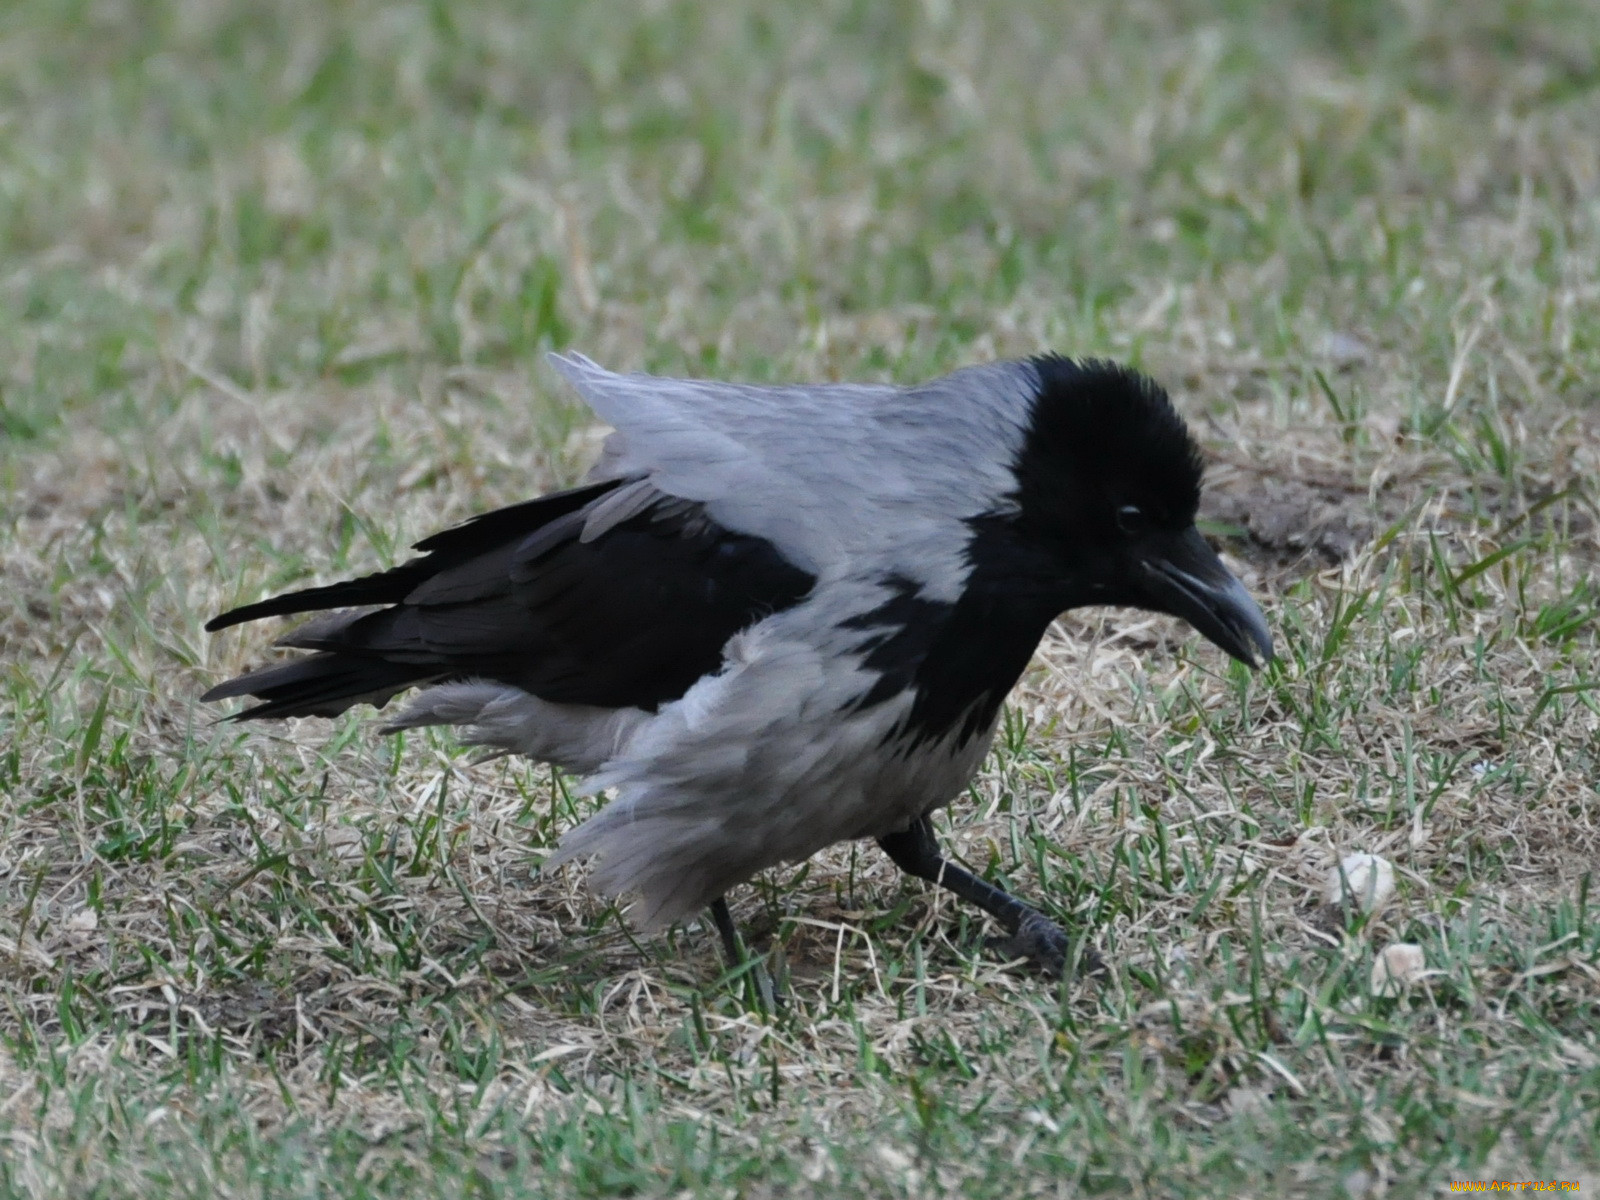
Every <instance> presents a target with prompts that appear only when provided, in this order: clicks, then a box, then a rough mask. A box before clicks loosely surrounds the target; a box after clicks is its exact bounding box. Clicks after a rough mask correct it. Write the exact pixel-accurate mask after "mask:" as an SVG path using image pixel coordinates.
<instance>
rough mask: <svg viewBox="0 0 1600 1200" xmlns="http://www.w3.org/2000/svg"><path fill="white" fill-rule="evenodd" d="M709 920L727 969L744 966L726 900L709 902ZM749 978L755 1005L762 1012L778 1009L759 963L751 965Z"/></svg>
mask: <svg viewBox="0 0 1600 1200" xmlns="http://www.w3.org/2000/svg"><path fill="white" fill-rule="evenodd" d="M711 919H712V920H713V921H714V922H716V926H717V932H718V933H719V934H721V935H722V952H723V953H724V954H726V955H727V956H728V969H729V970H735V969H737V968H739V967H742V966H744V965H745V962H746V958H745V952H744V943H743V942H742V941H741V940H740V939H739V930H738V929H737V928H736V927H735V926H734V924H733V914H732V913H731V912H729V911H728V898H727V897H726V896H718V897H717V898H716V899H715V900H713V901H712V902H711ZM750 977H751V979H752V980H753V981H754V984H755V1003H756V1005H757V1006H758V1007H759V1008H760V1009H761V1011H762V1012H768V1013H770V1012H776V1011H777V1008H778V992H777V989H776V988H775V987H774V986H773V984H772V977H771V976H770V975H768V974H767V968H766V966H765V965H764V964H762V963H761V962H756V963H753V964H752V965H751V968H750Z"/></svg>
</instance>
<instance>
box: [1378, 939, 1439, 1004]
mask: <svg viewBox="0 0 1600 1200" xmlns="http://www.w3.org/2000/svg"><path fill="white" fill-rule="evenodd" d="M1427 967H1428V960H1427V959H1426V958H1424V957H1423V954H1422V947H1421V946H1417V945H1413V944H1412V943H1411V942H1394V943H1392V944H1390V945H1388V946H1385V947H1384V948H1383V949H1382V950H1380V951H1379V952H1378V957H1377V958H1375V959H1373V960H1372V992H1373V995H1375V996H1398V995H1399V994H1400V993H1401V992H1403V991H1405V990H1406V989H1407V988H1408V987H1410V986H1411V985H1412V984H1413V983H1415V982H1416V981H1417V980H1419V979H1421V978H1422V974H1423V972H1424V971H1426V970H1427Z"/></svg>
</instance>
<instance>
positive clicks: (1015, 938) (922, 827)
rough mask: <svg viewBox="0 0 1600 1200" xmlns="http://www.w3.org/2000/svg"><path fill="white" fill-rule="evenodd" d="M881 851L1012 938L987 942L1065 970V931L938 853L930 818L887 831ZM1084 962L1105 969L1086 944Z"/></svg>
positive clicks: (1051, 971) (1053, 970)
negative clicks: (899, 830)
mask: <svg viewBox="0 0 1600 1200" xmlns="http://www.w3.org/2000/svg"><path fill="white" fill-rule="evenodd" d="M878 845H880V846H882V847H883V852H884V853H885V854H887V855H888V856H889V857H890V858H891V859H893V860H894V864H895V866H897V867H899V868H900V869H901V870H902V871H904V872H906V873H907V874H908V875H915V876H916V877H917V878H918V879H926V880H927V881H928V882H929V883H936V884H938V885H939V886H940V887H942V888H946V889H948V890H949V891H952V892H954V893H955V894H956V895H958V896H960V897H961V898H962V899H963V900H967V901H970V902H971V903H973V904H976V905H977V906H978V907H979V908H981V909H983V911H984V912H986V913H988V914H989V915H990V916H991V917H993V918H994V919H995V920H997V921H999V922H1000V924H1001V925H1003V926H1005V928H1006V932H1007V933H1009V934H1010V935H1011V936H1010V937H1004V938H995V939H993V940H992V941H991V942H990V943H989V944H990V945H992V946H994V947H995V948H996V949H997V950H999V951H1001V953H1003V954H1006V955H1008V956H1009V957H1012V958H1026V959H1027V960H1028V961H1029V962H1031V963H1033V964H1034V966H1036V967H1038V968H1039V969H1040V970H1041V971H1044V972H1045V973H1046V974H1048V975H1052V976H1059V975H1060V974H1061V973H1062V971H1063V970H1064V969H1065V968H1066V962H1067V954H1068V952H1069V951H1070V949H1071V947H1072V942H1071V939H1070V938H1068V937H1067V934H1066V931H1065V930H1063V929H1062V928H1061V926H1059V925H1057V924H1056V923H1055V922H1054V921H1052V920H1051V919H1050V918H1049V917H1047V916H1045V915H1044V914H1043V913H1042V912H1040V911H1039V910H1038V909H1036V908H1032V907H1030V906H1029V905H1027V904H1024V903H1023V902H1022V901H1021V900H1018V899H1017V898H1016V897H1015V896H1013V895H1011V893H1009V892H1006V891H1003V890H1001V889H1000V888H997V887H995V885H994V884H992V883H989V882H987V881H986V880H983V879H979V878H978V877H977V876H976V875H974V874H972V872H970V871H963V870H962V869H961V868H960V867H958V866H956V865H955V863H953V862H951V861H950V860H949V859H947V858H945V857H944V855H942V854H940V853H939V843H938V841H937V840H936V839H935V838H934V836H933V826H932V825H930V824H929V823H928V818H926V817H920V818H918V819H917V820H916V821H914V822H912V824H911V828H909V829H907V830H905V831H904V832H903V833H891V834H887V835H885V836H884V837H881V838H879V839H878ZM1082 963H1083V966H1084V968H1085V969H1087V970H1088V971H1090V972H1091V973H1094V974H1098V973H1100V971H1102V970H1103V969H1104V968H1103V967H1102V966H1101V963H1100V959H1099V956H1097V955H1096V954H1095V953H1094V951H1092V950H1090V949H1089V948H1087V947H1085V948H1084V950H1083V956H1082Z"/></svg>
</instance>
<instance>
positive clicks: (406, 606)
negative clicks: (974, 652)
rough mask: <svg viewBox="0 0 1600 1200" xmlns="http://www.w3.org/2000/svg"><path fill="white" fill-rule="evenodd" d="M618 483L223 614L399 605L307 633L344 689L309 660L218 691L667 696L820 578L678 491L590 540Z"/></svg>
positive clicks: (312, 695) (594, 700)
mask: <svg viewBox="0 0 1600 1200" xmlns="http://www.w3.org/2000/svg"><path fill="white" fill-rule="evenodd" d="M613 486H615V485H614V484H602V485H595V486H594V487H592V488H587V489H576V490H575V491H573V492H564V493H559V494H558V495H555V496H550V497H546V498H544V499H543V500H540V501H531V502H529V503H528V504H523V505H517V506H515V507H513V508H509V509H501V510H499V511H498V512H494V513H486V514H484V515H483V516H482V517H479V518H477V519H476V520H474V521H472V522H469V523H468V524H466V525H462V526H458V527H457V528H456V529H453V530H448V531H446V532H445V533H444V534H436V535H434V536H433V537H430V538H428V539H426V540H425V541H422V542H419V543H417V548H418V549H420V550H426V551H428V552H429V553H428V557H426V558H421V559H415V560H413V561H411V562H408V563H405V564H403V565H402V566H400V567H396V568H394V569H393V570H391V571H386V572H383V573H381V574H379V575H372V576H367V577H366V578H364V579H359V580H354V581H351V582H350V583H345V584H334V585H332V586H330V587H325V588H312V589H308V590H306V591H302V592H296V593H292V594H291V595H288V596H281V597H277V598H275V599H272V600H267V601H263V602H261V603H260V604H254V605H248V606H246V607H245V608H243V609H236V610H234V611H233V612H231V613H228V614H226V615H225V616H224V617H221V618H218V620H217V621H214V622H212V624H211V625H210V626H208V628H221V627H222V625H223V624H233V623H235V622H236V621H240V620H251V619H254V618H255V617H256V616H271V615H276V614H279V613H286V612H305V611H310V610H312V609H314V608H342V607H346V606H351V605H371V604H386V605H388V607H385V608H382V609H379V610H378V611H376V612H370V613H365V614H360V613H356V614H351V616H350V617H349V618H348V619H342V618H335V619H332V620H330V621H328V622H327V623H326V624H325V625H321V626H318V625H315V624H313V626H308V627H306V628H305V629H304V630H302V631H297V633H296V634H294V635H292V637H291V639H290V641H291V642H292V644H293V645H296V646H299V647H302V648H305V649H310V650H316V651H319V652H320V653H318V654H315V655H313V656H311V657H310V658H307V659H302V660H297V662H298V663H303V664H305V666H306V667H307V668H308V670H309V671H310V676H315V675H317V673H318V672H319V671H320V672H321V673H322V674H324V675H326V676H327V678H328V682H329V690H330V692H337V695H322V694H319V693H317V691H316V688H315V686H314V684H313V682H312V679H311V678H309V677H308V675H307V673H306V672H296V673H295V674H294V677H293V686H292V687H289V688H285V687H283V686H282V682H283V681H281V677H279V679H275V680H274V681H273V682H274V684H275V686H276V687H277V688H278V690H277V692H276V694H275V695H273V696H267V695H265V694H264V693H263V692H257V691H253V690H251V680H252V677H250V676H246V677H242V678H241V679H239V680H233V681H230V682H229V683H226V684H222V685H220V686H219V687H217V688H214V689H213V690H212V691H211V692H209V693H207V696H206V698H207V699H212V698H216V699H221V698H223V697H224V696H227V695H239V694H246V693H248V694H251V695H256V696H258V698H261V699H263V700H267V701H268V703H267V704H266V705H264V706H262V707H260V708H257V709H252V710H249V711H248V712H246V713H242V714H240V715H241V716H257V715H259V716H269V715H270V716H282V715H304V714H306V713H313V712H315V713H318V714H320V715H326V713H327V711H328V709H329V708H330V707H332V709H333V711H339V703H338V702H339V701H343V707H348V706H349V705H350V704H354V703H357V702H358V701H359V700H361V699H368V698H373V697H376V696H379V695H381V696H382V698H383V699H384V700H387V698H388V696H389V695H393V694H394V692H395V691H397V690H402V689H403V687H404V686H405V684H403V683H402V684H400V685H399V686H397V685H396V680H397V677H405V678H409V679H410V680H411V681H412V682H436V681H441V680H446V679H460V678H485V679H493V680H497V681H500V682H503V683H507V684H510V685H512V686H514V687H520V688H522V689H523V690H525V691H528V692H531V693H532V694H534V695H536V696H539V697H542V698H543V699H546V700H550V701H552V702H556V703H567V704H588V705H595V706H597V707H603V708H621V707H637V708H645V709H654V708H656V707H658V706H659V705H661V704H663V703H666V702H668V701H670V700H675V699H677V698H678V697H680V696H682V695H683V694H684V692H686V691H688V689H689V688H690V687H691V686H693V684H694V683H695V681H696V680H698V679H699V678H701V677H702V676H704V675H707V674H710V673H711V672H714V671H716V670H717V669H718V667H719V665H720V663H721V658H722V648H723V646H724V645H725V644H726V643H727V640H728V639H729V638H730V637H732V636H733V635H734V634H735V633H737V632H739V631H740V630H741V629H744V628H746V627H747V626H749V625H750V624H752V623H753V622H754V621H756V620H759V619H760V618H761V617H763V616H766V615H767V614H769V613H772V612H776V611H778V610H779V609H783V608H787V607H788V606H790V605H792V604H794V603H796V602H798V601H799V600H800V599H801V598H802V597H803V596H804V595H805V594H806V593H807V592H809V591H810V590H811V587H812V585H813V584H814V583H815V579H814V577H813V576H812V575H811V574H809V573H808V572H806V571H804V570H802V569H800V568H799V567H796V566H795V565H794V564H792V563H790V562H789V561H788V560H787V559H785V558H784V557H783V555H782V554H781V553H780V552H779V551H778V549H777V548H776V547H775V546H773V545H772V544H771V543H770V542H768V541H766V540H764V539H762V538H757V537H750V536H746V535H744V534H738V533H734V532H731V531H730V530H727V529H724V528H722V527H721V526H719V525H717V524H716V523H715V522H713V521H711V520H710V519H709V518H708V517H707V516H706V515H705V512H704V510H703V509H702V508H701V507H700V506H699V505H691V504H686V503H684V502H683V501H680V500H676V499H670V498H666V497H663V499H662V501H661V503H659V504H658V505H656V506H654V507H653V508H650V509H646V510H645V511H643V512H641V513H638V514H637V515H635V516H633V517H630V518H629V519H627V520H625V521H622V522H620V523H619V524H618V525H616V526H615V527H613V528H612V529H610V530H608V531H607V532H605V533H604V534H602V535H601V536H599V537H597V538H595V539H594V540H592V541H588V542H585V541H580V540H579V535H580V532H581V530H582V529H583V525H584V518H585V516H586V513H585V512H584V509H585V507H586V506H587V505H589V504H591V503H593V502H594V501H595V500H597V499H599V498H600V496H601V495H603V494H604V493H605V492H606V491H608V490H610V488H611V487H613ZM574 501H575V502H574ZM552 502H557V503H552ZM319 662H321V663H322V664H323V665H322V666H321V667H319V668H314V669H313V668H312V664H316V663H319ZM257 674H258V675H259V676H261V677H262V678H263V681H264V682H265V681H266V673H265V672H258V673H257ZM368 681H370V682H371V684H372V687H370V688H367V689H364V690H363V689H362V686H361V685H362V684H363V682H368ZM369 693H370V695H369Z"/></svg>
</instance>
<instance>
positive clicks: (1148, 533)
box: [1002, 355, 1272, 666]
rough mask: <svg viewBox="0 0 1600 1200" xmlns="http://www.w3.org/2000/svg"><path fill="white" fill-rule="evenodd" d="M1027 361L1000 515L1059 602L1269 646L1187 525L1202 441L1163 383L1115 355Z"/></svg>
mask: <svg viewBox="0 0 1600 1200" xmlns="http://www.w3.org/2000/svg"><path fill="white" fill-rule="evenodd" d="M1031 365H1032V366H1033V368H1034V369H1035V371H1037V373H1038V376H1039V390H1038V393H1037V396H1036V398H1035V401H1034V407H1033V414H1032V421H1031V424H1030V427H1029V429H1028V432H1027V435H1026V438H1025V441H1024V444H1023V446H1022V449H1021V452H1020V453H1019V454H1018V457H1017V461H1016V463H1015V465H1014V469H1015V471H1016V476H1017V491H1016V493H1015V499H1016V511H1015V514H1014V515H1013V516H1011V517H1010V518H1009V519H1008V520H1005V521H1003V522H1002V523H1003V524H1008V525H1009V526H1010V529H1009V534H1010V537H1009V538H1008V539H1007V540H1010V541H1011V542H1012V545H1013V546H1014V547H1015V548H1016V549H1017V550H1019V551H1021V552H1022V556H1023V557H1025V558H1026V559H1027V560H1028V561H1029V562H1030V563H1031V564H1033V570H1034V571H1035V572H1037V575H1036V582H1037V584H1039V585H1043V587H1044V588H1045V589H1046V590H1047V591H1048V592H1049V594H1050V602H1051V604H1052V606H1054V607H1055V609H1056V611H1058V612H1059V611H1062V610H1065V609H1068V608H1075V607H1079V606H1082V605H1089V604H1115V605H1128V606H1131V607H1134V608H1144V609H1150V610H1153V611H1156V612H1164V613H1170V614H1172V615H1173V616H1177V617H1182V618H1183V619H1184V620H1186V621H1188V622H1189V623H1190V624H1191V625H1193V626H1194V627H1195V628H1196V629H1197V630H1199V631H1200V632H1201V633H1202V634H1204V635H1205V636H1206V637H1207V638H1209V639H1210V640H1211V641H1213V642H1215V643H1216V644H1217V645H1218V646H1220V647H1221V648H1222V649H1223V650H1225V651H1227V652H1228V653H1229V654H1231V655H1232V656H1233V657H1235V658H1237V659H1239V660H1240V661H1241V662H1245V663H1249V664H1250V665H1252V666H1257V665H1259V664H1260V663H1262V662H1265V661H1266V660H1267V659H1269V658H1271V657H1272V639H1271V636H1270V635H1269V634H1268V632H1267V627H1266V622H1265V620H1264V619H1263V618H1262V615H1261V610H1260V609H1259V608H1258V607H1257V606H1256V604H1255V601H1253V600H1252V599H1251V598H1250V597H1249V595H1248V594H1247V593H1246V592H1245V590H1244V588H1243V586H1242V585H1241V584H1240V583H1239V581H1238V580H1237V579H1235V578H1234V577H1233V576H1232V575H1231V574H1230V573H1229V572H1228V570H1227V568H1226V567H1224V566H1223V565H1222V561H1221V560H1220V559H1219V558H1218V557H1217V555H1216V553H1215V551H1213V550H1212V549H1211V547H1210V546H1209V545H1207V543H1206V541H1205V539H1204V538H1203V537H1201V536H1200V533H1199V531H1198V530H1197V529H1196V528H1195V525H1194V520H1195V512H1196V510H1197V509H1198V508H1199V506H1200V480H1201V475H1202V471H1203V468H1202V464H1201V458H1200V451H1199V448H1198V447H1197V446H1196V445H1195V442H1194V439H1193V438H1192V437H1190V436H1189V431H1188V429H1187V428H1186V427H1185V426H1184V423H1183V418H1181V417H1180V416H1179V415H1178V413H1177V410H1175V409H1174V408H1173V407H1172V402H1171V401H1170V400H1169V399H1168V398H1167V394H1166V392H1164V391H1163V390H1162V389H1161V387H1160V386H1159V385H1158V384H1156V383H1155V382H1154V381H1153V380H1151V379H1148V378H1146V377H1145V376H1143V375H1140V374H1139V373H1138V372H1137V371H1133V370H1130V369H1129V368H1127V367H1123V366H1118V365H1117V364H1115V363H1109V362H1103V361H1098V360H1093V359H1088V360H1083V361H1078V362H1075V361H1073V360H1071V359H1066V358H1060V357H1058V356H1055V355H1047V356H1041V357H1039V358H1035V359H1033V360H1031Z"/></svg>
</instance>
